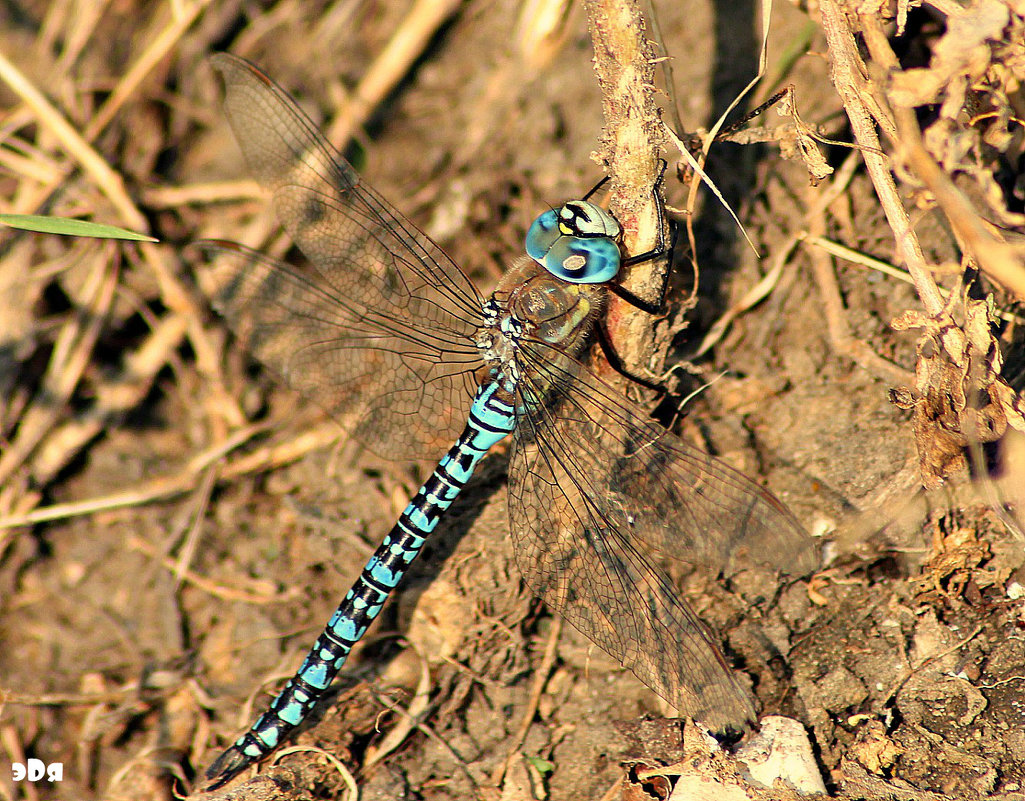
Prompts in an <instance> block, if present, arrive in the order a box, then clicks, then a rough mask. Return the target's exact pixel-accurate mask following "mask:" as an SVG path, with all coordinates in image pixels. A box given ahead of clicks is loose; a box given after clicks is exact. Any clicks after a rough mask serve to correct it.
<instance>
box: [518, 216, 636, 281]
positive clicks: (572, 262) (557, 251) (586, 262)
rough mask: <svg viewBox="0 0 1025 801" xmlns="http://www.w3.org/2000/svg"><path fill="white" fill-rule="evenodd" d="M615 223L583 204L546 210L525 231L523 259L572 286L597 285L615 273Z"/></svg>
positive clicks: (616, 251) (617, 257)
mask: <svg viewBox="0 0 1025 801" xmlns="http://www.w3.org/2000/svg"><path fill="white" fill-rule="evenodd" d="M618 235H619V223H617V222H616V220H615V218H614V217H612V215H611V214H609V213H608V212H607V211H605V210H604V209H602V208H600V207H598V206H595V205H594V204H593V203H587V202H586V201H583V200H574V201H571V202H569V203H567V204H566V205H564V206H563V207H562V208H560V209H558V210H557V211H556V210H552V209H550V210H548V211H546V212H545V213H544V214H542V215H541V216H540V217H538V218H537V219H536V220H534V222H533V223H532V224H531V226H530V228H529V229H528V231H527V241H526V250H527V255H529V256H530V257H531V258H532V259H534V260H535V261H536V262H537V263H538V264H540V265H541V266H542V267H544V268H545V269H546V270H548V272H550V273H551V274H552V275H554V276H555V277H557V278H561V279H562V280H563V281H569V282H570V283H574V284H600V283H604V282H605V281H610V280H612V279H613V278H615V276H616V274H617V273H618V272H619V262H620V254H619V246H618V245H617V244H616V242H615V237H617V236H618Z"/></svg>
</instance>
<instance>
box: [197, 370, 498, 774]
mask: <svg viewBox="0 0 1025 801" xmlns="http://www.w3.org/2000/svg"><path fill="white" fill-rule="evenodd" d="M515 423H516V420H515V412H514V409H513V407H512V405H511V404H510V403H509V398H508V395H507V393H506V392H505V391H503V390H502V389H501V387H500V386H499V384H498V383H497V382H493V383H490V384H485V385H483V386H481V387H480V388H479V389H478V390H477V394H476V396H475V397H474V401H473V406H472V407H471V410H470V414H469V417H468V420H467V424H466V428H465V429H463V433H462V434H460V435H459V439H458V440H457V441H456V444H455V445H453V446H452V447H451V448H450V449H449V451H448V453H446V454H445V456H444V457H442V459H441V460H440V461H439V462H438V466H437V467H436V468H435V469H434V471H433V472H432V473H431V476H430V478H428V479H427V481H425V482H424V483H423V485H422V486H421V487H420V489H419V490H417V492H416V495H414V496H413V498H412V500H410V502H409V505H408V506H407V507H406V508H405V510H403V512H402V514H401V515H400V516H399V519H398V521H397V522H396V523H395V525H394V526H393V527H392V529H391V531H389V532H388V535H387V536H386V537H385V538H384V541H383V542H382V543H381V545H380V546H379V547H378V548H377V550H376V551H374V554H373V556H371V557H370V559H368V560H367V563H366V565H365V566H364V568H363V571H362V572H361V573H360V575H359V578H358V579H356V582H355V584H353V585H352V588H351V589H350V590H349V592H348V593H346V595H345V598H344V599H343V600H342V602H341V603H340V604H339V605H338V608H337V609H336V610H335V613H334V614H333V615H332V616H331V619H330V620H329V621H328V624H327V626H326V627H325V629H324V631H323V632H321V634H320V636H319V637H318V638H317V641H316V643H314V645H313V648H311V649H310V652H309V653H308V654H307V655H306V658H305V659H304V660H303V664H302V666H301V667H300V668H299V670H298V671H297V672H296V674H295V675H294V676H293V677H292V678H291V679H289V681H288V683H287V684H286V685H285V686H284V688H283V689H282V690H281V692H280V693H278V695H277V696H276V697H275V698H274V700H273V701H272V702H271V704H270V707H269V708H268V709H267V711H266V712H264V713H263V714H262V715H261V716H260V717H259V718H258V719H257V721H256V722H255V723H254V724H253V725H252V727H250V729H249V731H247V732H246V733H245V734H243V735H242V736H241V737H239V738H238V740H236V741H235V743H234V745H232V747H231V748H229V749H228V750H227V751H225V752H224V753H223V754H221V756H220V757H219V758H218V759H217V760H216V761H215V762H214V764H213V765H211V766H210V769H209V770H208V771H207V778H208V779H212V780H213V782H214V783H213V785H212V786H211V789H213V788H215V787H219V786H221V785H222V784H224V783H225V782H227V781H230V780H231V779H232V778H233V777H234V776H236V775H238V774H239V773H240V772H241V771H242V770H244V769H245V768H246V767H248V766H249V765H250V764H251V763H253V762H255V761H257V760H260V759H262V758H263V757H265V756H267V754H269V753H270V752H271V751H273V750H274V749H275V748H277V747H278V745H279V744H280V742H281V740H282V739H283V738H284V737H286V736H287V735H288V734H289V733H290V732H291V731H292V730H293V729H295V728H296V727H297V726H299V724H301V723H302V722H303V720H305V719H306V716H307V715H309V713H310V711H311V710H312V709H313V707H314V706H315V705H316V703H317V701H318V700H319V699H320V697H321V696H322V695H323V694H324V692H325V691H326V690H327V688H328V687H329V686H330V685H331V682H332V681H333V680H334V678H335V676H337V675H338V671H339V670H341V668H342V666H343V665H344V664H345V660H346V659H347V658H348V656H349V652H350V651H351V650H352V647H353V646H354V645H355V644H356V643H357V642H358V641H359V639H360V638H361V637H362V636H363V635H364V634H365V633H366V630H367V628H368V627H369V626H370V624H371V623H372V622H373V621H374V619H375V618H376V617H377V615H378V614H379V613H380V611H381V608H382V607H383V606H384V602H385V601H386V600H387V599H388V596H389V595H390V594H391V592H392V590H394V589H395V587H396V586H397V585H398V583H399V581H401V580H402V577H403V576H404V575H405V574H406V571H407V570H408V569H409V566H410V565H411V564H412V563H413V560H414V559H416V557H417V555H418V554H419V553H420V551H421V550H422V549H423V546H424V543H425V542H426V541H427V537H428V536H429V535H430V534H431V532H433V531H434V529H435V527H436V526H437V525H438V521H439V520H440V519H441V517H442V515H443V514H444V513H445V512H446V511H447V510H448V508H449V507H450V506H451V505H452V503H453V501H455V499H456V498H457V497H458V496H459V493H460V492H461V491H462V489H463V487H465V486H466V482H467V481H469V480H470V477H471V476H472V475H473V472H474V470H475V469H476V467H477V465H478V464H479V463H480V460H481V459H482V458H483V457H484V455H485V454H486V453H487V452H488V451H489V450H490V449H491V448H492V447H493V446H494V445H495V444H496V443H498V442H500V441H501V440H502V439H503V438H504V437H505V436H506V435H507V434H509V433H511V432H512V430H513V428H514V426H515Z"/></svg>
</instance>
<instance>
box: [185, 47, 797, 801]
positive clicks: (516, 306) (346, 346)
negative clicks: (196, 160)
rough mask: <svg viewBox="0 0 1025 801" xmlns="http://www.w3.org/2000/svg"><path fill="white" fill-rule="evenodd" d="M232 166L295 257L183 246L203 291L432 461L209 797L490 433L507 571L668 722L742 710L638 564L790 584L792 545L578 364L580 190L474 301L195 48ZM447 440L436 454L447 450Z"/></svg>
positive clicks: (382, 581)
mask: <svg viewBox="0 0 1025 801" xmlns="http://www.w3.org/2000/svg"><path fill="white" fill-rule="evenodd" d="M212 65H213V67H214V68H215V69H216V70H217V71H218V72H219V73H220V75H221V77H222V79H223V82H224V85H225V101H224V108H225V112H226V115H227V118H228V121H229V124H230V126H231V128H232V130H233V132H234V134H235V138H236V139H237V141H238V144H239V146H240V148H241V150H242V153H243V155H244V156H245V160H246V162H247V163H248V167H249V169H250V171H251V172H252V173H253V174H254V176H255V178H256V179H257V181H258V182H259V183H260V184H261V185H262V186H263V187H264V188H265V189H266V190H267V191H268V193H269V195H270V198H271V204H272V206H273V209H274V211H275V213H276V216H277V218H278V220H279V222H280V223H281V225H282V226H283V228H284V229H285V230H286V231H287V233H288V234H289V235H290V237H291V239H292V241H293V242H294V243H295V244H296V245H297V246H298V248H299V250H300V251H301V252H302V254H303V255H304V256H305V257H306V259H307V260H308V262H309V264H307V265H304V266H294V265H291V264H286V263H284V262H279V261H276V260H273V259H271V258H268V257H266V256H264V255H261V254H260V253H258V252H255V251H252V250H249V249H247V248H244V247H243V246H241V245H236V244H233V243H228V242H221V241H216V242H214V241H211V242H206V243H205V244H203V245H202V247H203V248H204V253H206V254H208V255H209V257H210V258H209V260H210V263H211V266H210V269H211V271H212V272H213V273H214V275H215V279H216V282H217V283H218V284H219V287H220V288H219V289H217V290H216V294H215V296H214V297H213V299H212V300H213V305H214V306H215V308H216V309H217V310H218V311H219V312H220V314H221V315H222V316H223V317H224V318H225V319H226V321H227V323H228V325H229V327H231V328H232V329H233V330H234V331H235V333H236V334H237V335H238V337H239V338H240V339H241V341H242V342H243V343H244V344H245V346H246V347H247V348H248V349H249V350H250V351H251V352H252V353H253V355H254V356H256V357H257V358H258V359H259V360H260V361H262V362H263V363H264V364H266V365H267V366H268V367H270V368H271V369H272V370H273V371H274V372H276V373H277V374H278V375H279V376H280V377H281V378H283V379H284V381H285V382H287V384H289V385H290V386H291V387H292V388H293V389H295V390H296V391H298V392H299V393H300V394H301V395H302V396H304V397H305V398H307V399H309V400H311V401H312V402H314V403H315V404H318V405H319V406H321V407H322V408H323V409H324V410H325V411H327V412H328V413H329V414H331V415H333V416H335V417H336V418H338V419H350V420H352V419H355V420H357V421H358V422H356V423H355V425H354V428H353V435H354V436H355V437H356V438H357V439H358V440H359V441H360V442H362V443H363V444H364V445H365V446H366V447H369V448H370V449H371V450H373V451H374V452H376V453H378V454H379V455H382V456H385V457H391V458H395V459H406V460H409V459H410V457H411V455H412V456H416V455H430V454H432V453H434V454H438V453H442V452H443V449H444V448H445V447H448V448H449V449H448V451H447V452H445V453H444V455H443V456H441V458H440V461H438V462H437V466H436V467H435V468H434V470H433V472H432V474H431V475H430V477H429V478H428V479H427V480H426V481H425V482H424V484H423V485H422V486H421V487H420V488H419V489H418V490H417V492H416V494H415V495H414V496H413V497H412V499H411V500H410V501H409V505H408V506H407V507H406V508H405V510H404V511H403V512H402V514H401V516H400V517H399V519H398V521H397V522H396V523H395V526H394V527H393V528H392V529H391V531H389V532H388V534H387V535H386V536H385V538H384V540H383V541H382V543H381V545H380V547H378V548H377V550H376V551H375V552H374V554H373V555H372V556H371V557H370V559H369V560H368V561H367V563H366V566H365V567H364V568H363V570H362V572H361V573H360V575H359V578H358V579H357V580H356V582H355V583H354V584H353V586H352V588H351V589H350V590H349V591H348V593H347V594H346V595H345V597H344V599H343V600H342V601H341V603H340V604H339V606H338V608H337V610H336V611H335V612H334V614H333V615H332V617H331V619H330V620H329V621H328V623H327V626H326V627H325V628H324V630H323V632H322V633H321V634H320V636H319V637H318V639H317V641H316V643H315V644H314V646H313V647H312V649H311V650H310V651H309V653H308V655H307V656H306V657H305V660H304V661H303V662H302V665H301V666H300V667H299V669H298V671H297V672H296V673H295V675H294V676H293V677H292V678H291V679H290V680H289V681H288V682H287V683H286V684H285V685H284V687H283V688H282V689H281V691H280V692H279V693H278V694H277V696H276V697H275V698H274V699H273V700H272V701H271V703H270V705H269V707H268V708H267V710H266V711H265V712H264V713H263V714H262V715H260V717H259V718H258V719H257V720H256V722H255V723H253V725H252V726H251V727H250V728H249V729H248V730H247V731H246V732H245V733H244V734H242V735H241V736H240V737H239V738H238V739H237V740H236V741H235V743H234V744H233V745H232V746H231V747H230V748H228V749H227V750H226V751H225V752H224V753H223V754H221V756H220V757H219V758H218V759H217V760H216V761H215V762H214V763H213V764H212V765H211V767H210V768H209V770H208V771H207V778H208V780H210V782H211V785H210V786H211V788H214V787H218V786H220V785H222V784H224V783H226V782H227V781H229V780H231V779H232V778H234V777H235V776H237V775H238V774H239V773H241V772H242V771H243V770H245V769H246V768H247V767H248V766H250V765H251V764H253V763H255V762H258V761H259V760H261V759H263V758H264V757H266V756H267V755H268V754H270V753H271V752H272V751H273V750H274V749H275V748H277V747H278V745H279V744H280V743H281V742H282V741H283V740H284V739H285V738H286V737H287V736H288V735H289V734H290V733H291V732H292V731H293V730H294V729H295V728H296V727H298V726H299V725H300V724H301V723H302V722H303V720H304V719H305V718H306V717H307V716H308V715H309V713H310V711H311V709H312V708H313V707H314V705H315V704H316V703H317V701H318V699H320V698H321V697H322V696H323V695H324V693H325V692H326V690H327V689H328V687H329V685H330V684H331V682H332V681H333V679H334V678H335V676H336V675H337V674H338V672H339V670H340V669H341V668H342V666H343V665H344V663H345V660H346V658H347V656H348V654H349V652H350V651H351V649H352V648H353V646H354V645H355V643H356V642H357V641H358V640H359V639H360V638H361V637H362V636H363V635H364V633H365V632H366V631H367V628H368V626H370V624H371V623H372V622H373V620H374V619H375V617H376V616H377V615H378V613H379V612H380V611H381V608H382V606H383V605H384V603H385V601H386V600H387V598H388V596H389V595H390V594H391V593H392V591H393V590H395V588H396V586H397V585H398V583H399V582H400V580H401V579H402V577H403V574H404V573H405V572H406V571H407V569H408V568H409V566H410V564H411V563H412V562H413V560H414V559H415V558H416V556H417V554H418V553H419V552H420V550H421V548H422V547H423V545H424V542H425V541H426V540H427V538H428V537H430V536H431V534H432V532H434V531H435V529H436V528H437V526H438V524H439V521H441V520H442V518H443V517H444V514H445V512H446V510H447V509H448V508H449V507H450V506H451V504H452V503H453V501H454V500H455V499H456V497H457V496H458V495H459V493H460V492H461V491H462V490H463V488H464V487H465V486H466V484H467V482H468V481H469V480H470V478H471V476H472V474H473V472H474V469H475V467H476V466H477V464H478V463H479V462H480V460H481V459H482V458H483V457H484V456H485V454H486V453H487V452H488V451H489V450H490V449H491V448H493V447H494V446H495V445H497V444H498V443H499V442H501V441H503V440H505V439H506V438H507V437H510V436H511V445H510V455H509V468H508V496H509V502H508V508H509V531H510V533H511V536H512V538H513V544H514V550H515V554H516V561H517V564H518V566H519V568H520V570H521V571H522V574H523V579H524V581H525V582H526V584H527V585H528V586H529V587H530V588H531V589H532V590H533V591H534V593H536V594H537V595H538V596H539V597H540V598H542V599H543V600H544V601H545V602H547V603H548V604H549V605H550V606H551V607H552V608H554V609H555V610H556V611H558V612H559V613H560V614H561V615H562V616H563V617H564V619H566V620H567V621H568V622H569V623H570V624H571V625H573V626H574V627H576V628H577V629H578V630H579V631H580V632H582V633H583V634H584V635H586V636H587V637H588V638H589V639H590V640H591V641H593V642H594V643H595V644H596V645H598V646H599V647H601V648H602V649H603V650H604V651H606V652H607V653H608V654H610V655H611V656H612V657H614V658H615V659H616V660H618V661H619V662H620V663H621V664H622V665H624V666H625V667H626V668H628V669H629V670H630V671H632V672H633V674H634V675H635V676H637V678H638V679H640V680H641V681H642V682H643V683H644V684H645V685H647V686H648V687H649V688H650V689H651V690H653V691H654V692H655V693H657V694H658V695H659V696H661V697H662V698H664V699H665V700H666V701H668V702H669V703H670V704H672V705H673V706H674V707H676V708H677V709H678V710H680V711H681V712H682V713H685V714H687V715H689V716H691V717H693V718H694V719H696V720H699V721H701V722H702V723H704V724H705V725H706V726H708V727H709V728H710V729H712V730H713V731H719V732H727V731H733V732H742V731H743V730H744V729H745V727H747V726H749V725H750V724H751V723H752V722H753V721H755V720H756V713H755V707H754V702H753V699H752V697H751V694H750V692H749V691H748V690H747V689H745V687H744V686H743V685H742V684H741V683H740V681H739V680H738V679H737V678H736V676H735V675H734V673H733V671H732V670H731V669H730V667H729V665H728V663H727V661H726V659H725V657H724V656H723V655H722V653H721V651H720V649H719V648H718V646H717V645H716V643H715V640H714V638H713V637H712V635H711V633H710V632H709V630H708V629H707V628H706V626H705V625H704V624H703V623H702V621H701V620H700V619H699V618H698V617H697V615H696V614H695V613H694V612H693V611H692V610H691V609H690V607H689V606H688V605H687V604H686V603H685V602H684V600H682V599H681V598H680V596H679V593H678V591H677V590H676V589H675V588H674V587H673V585H672V583H671V581H670V579H669V578H668V576H667V574H666V573H665V572H664V569H663V568H662V567H661V566H660V563H659V555H661V556H667V557H670V558H672V559H676V560H679V561H682V562H685V563H688V564H694V565H704V566H707V567H708V568H710V569H711V570H713V571H718V570H721V569H723V568H724V566H726V565H728V564H731V563H732V560H734V559H736V558H739V557H741V556H742V555H745V554H746V555H747V556H748V557H750V558H753V559H754V560H756V561H760V562H763V563H765V564H767V565H770V566H771V567H774V568H776V569H779V570H781V571H784V572H788V573H790V574H792V575H800V574H802V573H807V572H810V571H811V570H812V569H814V566H815V564H816V556H815V547H814V544H813V540H812V538H811V537H810V536H809V535H808V534H807V533H806V532H805V530H804V529H803V528H802V527H801V525H800V523H799V522H798V521H797V520H796V518H795V517H794V516H793V515H792V514H791V512H790V511H789V510H788V509H787V508H786V507H785V506H784V505H783V504H782V503H781V502H780V501H779V500H778V499H776V498H775V497H774V496H773V495H772V494H770V493H769V492H767V491H766V490H764V489H763V488H761V487H760V486H759V485H758V484H756V483H754V482H753V481H752V480H750V479H748V478H747V477H745V476H744V475H742V474H741V473H739V472H738V471H736V470H734V469H733V468H731V467H729V466H728V465H726V464H724V463H723V462H722V461H719V460H718V459H716V458H714V457H712V456H709V455H707V454H705V453H704V452H703V451H701V450H700V449H698V448H697V447H695V446H692V445H690V444H687V443H685V442H684V441H682V440H680V439H679V438H677V437H676V436H674V435H673V434H671V433H670V432H668V431H667V430H666V429H665V428H663V427H662V426H661V425H659V424H658V423H657V422H655V421H654V420H652V419H651V418H650V416H649V415H648V413H647V412H645V410H644V409H643V408H641V407H640V406H639V405H636V404H634V403H633V402H632V401H629V400H627V399H626V398H625V397H624V396H623V395H622V394H621V393H620V392H618V391H617V390H615V389H613V388H612V387H611V386H610V385H609V384H607V383H606V382H605V381H604V380H603V379H601V378H599V377H598V376H597V375H595V374H594V373H593V372H591V371H590V370H589V369H588V368H587V367H585V366H584V364H583V363H582V361H581V359H582V358H584V357H585V355H586V351H587V349H588V348H589V346H590V345H591V343H592V341H593V340H594V339H595V328H596V324H597V323H598V321H599V319H600V318H601V315H602V311H603V308H604V306H605V301H606V297H607V294H608V292H609V289H610V286H612V285H613V283H614V281H615V278H616V276H617V274H618V272H619V269H620V267H621V265H622V264H623V263H624V261H626V259H625V257H624V256H623V254H622V252H621V246H620V240H621V235H620V226H619V223H618V222H617V221H616V219H615V217H614V216H613V215H612V214H611V213H609V212H607V211H605V210H604V209H603V208H602V207H601V206H599V205H597V204H595V203H592V202H590V201H587V200H574V201H570V202H567V203H565V204H564V205H562V206H560V207H558V208H550V209H548V210H546V211H545V212H544V213H543V214H541V215H540V216H539V217H538V218H537V219H536V220H535V221H534V222H533V223H532V225H531V226H530V228H529V229H528V231H527V234H526V255H525V256H522V257H520V258H519V259H517V260H516V261H515V262H514V263H513V264H512V265H511V267H510V268H509V270H508V271H507V272H506V273H505V274H504V276H503V277H502V279H501V280H500V281H499V282H498V284H497V287H496V288H495V290H494V291H493V292H492V293H491V294H490V295H489V296H487V297H485V296H483V295H482V294H481V293H480V292H479V291H478V290H477V289H476V288H475V286H474V284H473V283H472V282H471V281H470V279H469V278H468V277H467V276H466V274H465V273H464V272H463V271H462V270H461V269H460V268H459V267H458V266H457V265H456V264H455V263H454V262H453V261H452V260H451V259H450V258H449V257H448V256H447V255H446V254H445V252H444V251H443V250H442V249H441V247H439V246H438V245H437V244H435V243H434V242H433V241H432V240H431V239H430V238H429V237H428V236H427V235H426V234H425V233H423V232H422V231H421V230H419V229H418V228H417V227H416V226H415V225H414V224H413V223H412V222H410V221H409V220H408V219H406V218H405V217H404V216H403V215H402V214H401V213H400V212H398V211H397V210H396V209H395V208H394V207H393V206H392V205H391V204H389V203H388V202H387V201H386V200H384V199H383V198H382V197H381V196H380V195H378V194H377V192H375V191H374V190H373V189H372V188H371V187H370V186H368V185H367V183H366V182H365V181H363V180H362V179H361V178H360V176H359V175H358V174H357V173H356V171H355V169H354V168H353V167H352V166H351V165H350V164H349V163H348V162H347V161H346V160H345V159H344V158H343V157H342V156H341V155H340V153H339V152H337V150H336V149H335V148H334V147H333V146H332V145H331V144H330V143H329V142H328V141H327V139H326V138H325V137H324V135H323V134H322V133H320V132H319V131H318V129H317V128H316V126H315V125H314V123H313V122H312V121H311V120H310V119H309V118H308V117H307V116H306V115H305V114H304V113H303V112H302V111H301V110H300V109H299V107H298V106H297V105H296V103H295V101H294V100H292V98H291V97H289V95H288V94H287V93H286V92H285V91H284V90H283V89H281V88H280V87H279V86H278V85H277V84H275V83H274V82H273V81H272V80H271V79H270V78H268V77H267V76H266V75H264V74H263V73H262V72H260V71H259V70H258V69H257V68H256V67H254V66H253V65H251V64H250V63H249V62H247V61H245V60H243V59H241V58H238V57H236V56H233V55H229V54H224V53H221V54H217V55H215V56H213V58H212ZM453 442H454V443H455V444H454V445H453V444H451V443H453Z"/></svg>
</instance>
